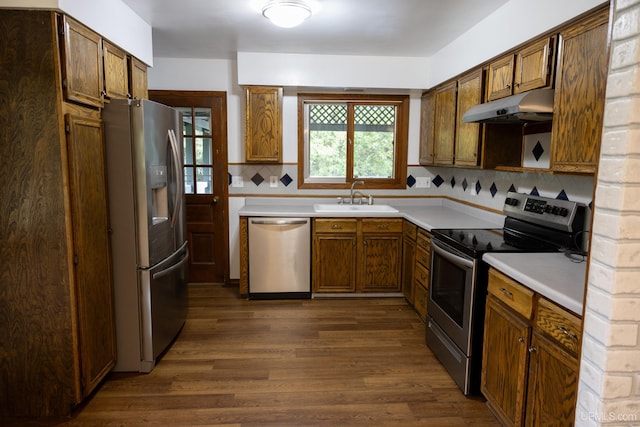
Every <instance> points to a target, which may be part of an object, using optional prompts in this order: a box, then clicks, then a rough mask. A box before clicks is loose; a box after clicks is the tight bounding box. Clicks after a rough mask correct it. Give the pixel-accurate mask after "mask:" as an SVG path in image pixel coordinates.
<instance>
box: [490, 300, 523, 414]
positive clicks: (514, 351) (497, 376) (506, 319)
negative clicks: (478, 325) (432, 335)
mask: <svg viewBox="0 0 640 427" xmlns="http://www.w3.org/2000/svg"><path fill="white" fill-rule="evenodd" d="M530 340H531V327H530V326H529V325H528V324H527V323H526V322H525V321H523V320H522V318H521V317H519V316H518V315H517V314H516V313H515V312H513V311H511V310H508V309H507V308H505V306H503V305H502V304H501V303H500V302H499V300H498V299H497V298H495V297H494V296H492V294H489V296H488V297H487V305H486V308H485V323H484V341H483V354H482V379H481V383H480V389H481V391H482V394H483V395H484V397H485V398H486V399H487V405H488V406H489V408H490V409H491V411H492V412H493V413H494V414H495V415H496V416H497V417H498V419H499V420H500V421H501V422H502V423H503V424H504V425H510V426H519V425H522V423H523V420H524V405H525V395H526V377H527V364H528V359H529V343H530Z"/></svg>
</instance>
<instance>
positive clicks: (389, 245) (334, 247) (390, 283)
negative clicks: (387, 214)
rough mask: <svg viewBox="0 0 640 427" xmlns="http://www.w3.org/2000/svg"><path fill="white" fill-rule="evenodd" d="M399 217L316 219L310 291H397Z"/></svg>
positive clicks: (400, 256) (400, 243)
mask: <svg viewBox="0 0 640 427" xmlns="http://www.w3.org/2000/svg"><path fill="white" fill-rule="evenodd" d="M402 221H403V220H402V219H401V218H316V219H314V221H313V243H312V245H313V248H312V283H313V285H312V288H313V292H317V293H321V292H328V293H331V292H400V290H401V272H402V271H401V266H402Z"/></svg>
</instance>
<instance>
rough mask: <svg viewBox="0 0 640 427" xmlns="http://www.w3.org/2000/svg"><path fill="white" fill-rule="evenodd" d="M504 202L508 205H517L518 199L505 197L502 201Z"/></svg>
mask: <svg viewBox="0 0 640 427" xmlns="http://www.w3.org/2000/svg"><path fill="white" fill-rule="evenodd" d="M504 203H505V204H507V205H509V206H518V199H513V198H511V197H507V199H506V200H505V201H504Z"/></svg>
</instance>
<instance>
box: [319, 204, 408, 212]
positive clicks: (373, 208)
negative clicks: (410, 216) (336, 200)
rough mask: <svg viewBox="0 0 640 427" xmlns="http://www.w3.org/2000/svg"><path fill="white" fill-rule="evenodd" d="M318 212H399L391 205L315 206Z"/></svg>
mask: <svg viewBox="0 0 640 427" xmlns="http://www.w3.org/2000/svg"><path fill="white" fill-rule="evenodd" d="M313 210H314V211H316V212H329V213H342V212H344V213H348V212H398V210H397V209H396V208H394V207H392V206H389V205H348V204H347V205H338V204H322V203H321V204H314V205H313Z"/></svg>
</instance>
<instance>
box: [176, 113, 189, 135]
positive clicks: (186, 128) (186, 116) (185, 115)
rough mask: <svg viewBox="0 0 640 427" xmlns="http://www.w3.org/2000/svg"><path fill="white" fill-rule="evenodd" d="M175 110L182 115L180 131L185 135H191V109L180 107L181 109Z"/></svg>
mask: <svg viewBox="0 0 640 427" xmlns="http://www.w3.org/2000/svg"><path fill="white" fill-rule="evenodd" d="M176 110H178V111H180V112H181V113H182V129H183V130H182V131H183V132H184V134H185V135H193V126H192V122H193V119H192V114H191V108H185V107H181V108H176Z"/></svg>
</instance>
